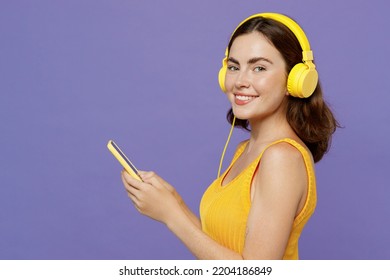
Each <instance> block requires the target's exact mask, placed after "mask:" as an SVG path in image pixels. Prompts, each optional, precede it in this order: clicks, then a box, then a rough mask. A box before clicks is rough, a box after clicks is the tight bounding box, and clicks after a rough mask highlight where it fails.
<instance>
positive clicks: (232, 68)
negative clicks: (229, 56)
mask: <svg viewBox="0 0 390 280" xmlns="http://www.w3.org/2000/svg"><path fill="white" fill-rule="evenodd" d="M227 69H228V70H229V71H237V70H238V67H237V66H234V65H229V66H228V67H227Z"/></svg>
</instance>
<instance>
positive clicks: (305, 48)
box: [226, 13, 313, 61]
mask: <svg viewBox="0 0 390 280" xmlns="http://www.w3.org/2000/svg"><path fill="white" fill-rule="evenodd" d="M257 17H263V18H270V19H273V20H276V21H278V22H280V23H282V24H283V25H285V26H286V27H287V28H288V29H290V30H291V32H292V33H294V35H295V37H296V38H297V39H298V42H299V44H300V45H301V48H302V57H303V61H309V60H313V52H312V50H311V49H310V43H309V40H308V39H307V37H306V34H305V32H304V31H303V30H302V28H301V27H300V26H299V25H298V23H296V22H295V21H294V20H292V19H291V18H289V17H287V16H285V15H282V14H276V13H260V14H254V15H251V16H249V17H247V18H246V19H244V20H243V21H242V22H240V24H239V25H238V26H237V27H236V29H234V31H233V33H232V36H231V37H230V40H231V39H232V37H233V35H234V33H236V31H237V29H238V28H240V26H241V25H243V24H244V23H245V22H247V21H248V20H251V19H253V18H257ZM230 40H229V41H230ZM227 51H228V49H227V48H226V55H227Z"/></svg>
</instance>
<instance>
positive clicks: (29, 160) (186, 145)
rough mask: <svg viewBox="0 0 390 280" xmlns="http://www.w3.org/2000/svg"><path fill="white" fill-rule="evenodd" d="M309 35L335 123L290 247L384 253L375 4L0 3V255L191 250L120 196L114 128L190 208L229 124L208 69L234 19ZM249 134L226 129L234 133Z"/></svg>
mask: <svg viewBox="0 0 390 280" xmlns="http://www.w3.org/2000/svg"><path fill="white" fill-rule="evenodd" d="M270 11H271V12H281V13H285V14H288V15H290V16H292V17H293V18H295V19H296V20H297V21H298V22H299V23H300V24H301V25H302V26H303V28H304V30H305V31H306V33H307V35H308V37H309V39H310V42H311V45H312V48H313V50H314V55H315V59H316V64H317V67H318V71H319V73H320V79H321V81H322V85H323V88H324V92H325V98H326V99H327V101H328V102H329V104H330V105H331V107H332V108H333V110H334V112H335V114H336V116H337V118H338V120H339V121H340V123H341V124H342V125H343V126H344V127H345V128H344V129H341V130H338V131H337V133H336V134H335V136H334V140H333V146H332V149H331V151H330V153H329V154H328V155H326V156H325V158H324V159H323V161H322V162H320V163H319V164H318V165H317V166H316V170H317V179H318V182H317V183H318V207H317V211H316V213H315V215H314V216H313V217H312V219H311V220H310V222H309V224H308V225H307V227H306V228H305V230H304V232H303V235H302V237H301V241H300V256H301V258H302V259H389V258H390V244H389V243H390V242H389V238H390V218H389V217H390V188H389V173H390V168H389V160H390V151H389V150H390V149H389V143H390V141H389V140H390V129H389V122H390V113H389V111H390V110H389V102H390V97H389V96H390V94H389V81H390V74H389V73H390V72H389V70H388V65H389V49H390V40H389V31H388V29H389V27H390V20H389V18H390V17H389V15H388V11H389V4H388V3H387V1H385V0H383V1H379V0H372V1H366V0H364V1H361V0H360V1H356V0H355V1H339V0H328V1H312V0H299V1H297V0H294V1H271V0H268V1H233V0H224V1H210V0H194V1H181V0H176V1H175V0H164V1H150V0H146V1H145V0H137V1H135V0H134V1H130V0H129V1H124V0H122V1H96V0H89V1H69V0H68V1H65V0H64V1H49V0H47V1H3V0H2V1H1V2H0V133H1V134H0V147H1V153H0V258H1V259H193V256H192V255H191V254H190V253H189V252H188V251H187V249H186V248H185V247H184V245H182V244H181V243H180V241H179V240H178V239H176V237H174V236H173V234H171V233H170V232H169V231H168V230H167V229H166V228H165V227H164V226H163V225H162V224H160V223H158V222H155V221H153V220H150V219H148V218H145V217H144V216H142V215H140V214H138V212H137V211H136V210H135V209H134V208H133V206H132V204H131V203H130V201H129V199H128V198H127V195H126V193H125V191H124V189H123V187H122V184H121V180H120V170H121V167H120V165H119V164H118V163H117V162H116V161H115V159H114V158H113V157H112V155H111V154H110V153H109V152H108V150H107V148H106V143H107V141H108V140H109V139H111V138H112V139H114V140H116V142H117V143H118V144H119V145H120V146H122V148H123V150H124V151H125V152H126V153H127V154H128V155H129V156H130V157H131V159H132V160H133V162H134V163H135V164H136V165H137V166H138V167H139V168H140V169H143V170H154V171H156V172H157V173H159V174H160V175H161V176H162V177H164V178H165V179H166V180H167V181H169V182H170V183H171V184H173V185H174V186H175V187H176V188H177V190H178V192H179V193H180V194H181V195H182V196H183V197H184V199H185V201H186V202H187V203H188V205H189V206H190V207H191V208H192V209H193V210H194V211H195V212H198V205H199V202H200V199H201V196H202V194H203V192H204V190H205V189H206V188H207V186H208V185H209V183H210V182H211V181H212V180H213V179H214V178H215V176H216V173H217V167H218V162H219V156H220V154H221V151H222V148H223V145H224V142H225V140H226V136H227V133H228V130H229V126H228V124H227V122H226V121H225V114H226V111H227V110H228V108H229V104H228V103H227V101H226V100H225V97H224V95H223V94H222V93H221V92H220V89H219V88H218V84H217V72H218V70H219V68H220V63H221V59H222V57H223V54H224V50H225V47H226V44H227V41H228V39H229V36H230V32H231V31H232V30H233V29H234V28H235V27H236V25H237V24H238V23H239V22H240V21H241V20H242V19H244V18H245V17H247V16H249V15H251V14H253V13H258V12H270ZM246 137H247V134H246V133H244V132H242V131H239V130H237V131H235V133H234V136H233V140H232V143H231V145H230V146H229V152H228V155H227V157H226V159H225V165H224V166H225V167H226V165H227V163H228V162H229V161H230V159H231V154H232V151H233V150H234V145H235V144H237V143H238V142H239V141H242V140H243V139H245V138H246Z"/></svg>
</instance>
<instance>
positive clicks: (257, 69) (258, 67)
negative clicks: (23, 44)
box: [253, 66, 265, 72]
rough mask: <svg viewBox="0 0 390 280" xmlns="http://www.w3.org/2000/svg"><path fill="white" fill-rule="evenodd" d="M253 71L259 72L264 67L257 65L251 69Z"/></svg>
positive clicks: (263, 69)
mask: <svg viewBox="0 0 390 280" xmlns="http://www.w3.org/2000/svg"><path fill="white" fill-rule="evenodd" d="M253 71H255V72H261V71H265V68H264V67H263V66H257V67H255V68H254V69H253Z"/></svg>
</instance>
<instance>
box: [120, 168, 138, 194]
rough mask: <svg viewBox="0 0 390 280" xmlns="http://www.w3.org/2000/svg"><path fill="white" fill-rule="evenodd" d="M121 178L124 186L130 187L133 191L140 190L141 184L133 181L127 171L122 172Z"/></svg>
mask: <svg viewBox="0 0 390 280" xmlns="http://www.w3.org/2000/svg"><path fill="white" fill-rule="evenodd" d="M121 177H122V181H123V183H124V184H125V186H131V187H133V188H135V189H142V182H140V181H138V180H136V179H134V178H133V177H132V176H131V175H130V174H129V173H127V171H125V170H122V173H121Z"/></svg>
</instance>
